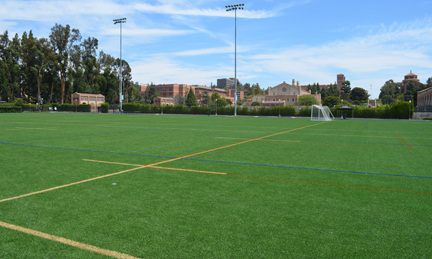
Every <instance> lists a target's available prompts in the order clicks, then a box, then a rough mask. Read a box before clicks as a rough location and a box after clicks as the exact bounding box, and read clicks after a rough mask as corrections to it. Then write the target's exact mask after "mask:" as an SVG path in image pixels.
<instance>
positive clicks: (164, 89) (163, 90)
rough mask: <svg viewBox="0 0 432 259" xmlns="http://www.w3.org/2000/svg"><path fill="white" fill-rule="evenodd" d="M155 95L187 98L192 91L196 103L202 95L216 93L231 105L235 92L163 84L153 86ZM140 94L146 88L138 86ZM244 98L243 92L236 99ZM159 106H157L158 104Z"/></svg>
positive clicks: (204, 87)
mask: <svg viewBox="0 0 432 259" xmlns="http://www.w3.org/2000/svg"><path fill="white" fill-rule="evenodd" d="M154 88H155V91H156V93H158V94H159V95H160V96H161V97H169V98H173V97H174V96H176V95H177V94H180V95H182V96H184V97H186V96H187V94H188V93H189V90H190V89H192V91H193V92H194V94H195V96H196V98H197V101H201V100H200V96H201V95H203V94H204V93H207V94H208V95H209V96H211V95H212V94H213V93H218V94H219V95H220V97H223V98H225V99H227V100H229V101H231V102H232V103H234V97H235V90H234V89H228V90H224V89H219V88H211V87H209V86H203V85H187V84H163V85H155V86H154ZM139 89H140V94H141V95H144V94H145V91H146V89H147V86H145V85H140V88H139ZM243 98H244V92H243V91H238V99H239V100H241V99H243ZM166 100H167V101H168V99H166ZM158 105H159V104H158Z"/></svg>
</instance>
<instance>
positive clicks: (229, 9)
mask: <svg viewBox="0 0 432 259" xmlns="http://www.w3.org/2000/svg"><path fill="white" fill-rule="evenodd" d="M243 6H244V4H236V5H228V6H225V8H227V9H226V11H227V12H230V11H234V13H235V15H234V17H235V25H234V28H235V36H234V41H235V44H234V80H235V82H234V85H235V87H234V88H235V90H234V91H235V93H234V116H237V9H238V10H244V7H243Z"/></svg>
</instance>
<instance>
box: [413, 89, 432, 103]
mask: <svg viewBox="0 0 432 259" xmlns="http://www.w3.org/2000/svg"><path fill="white" fill-rule="evenodd" d="M424 106H432V87H429V88H426V89H424V90H421V91H419V92H417V107H424Z"/></svg>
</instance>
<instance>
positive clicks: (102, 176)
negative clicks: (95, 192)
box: [0, 166, 145, 203]
mask: <svg viewBox="0 0 432 259" xmlns="http://www.w3.org/2000/svg"><path fill="white" fill-rule="evenodd" d="M144 167H145V166H140V167H137V168H132V169H128V170H124V171H120V172H116V173H112V174H106V175H101V176H98V177H94V178H90V179H86V180H82V181H78V182H74V183H68V184H64V185H60V186H56V187H52V188H48V189H45V190H40V191H36V192H31V193H27V194H22V195H18V196H15V197H11V198H6V199H3V200H0V203H1V202H5V201H10V200H16V199H19V198H23V197H27V196H31V195H35V194H39V193H44V192H49V191H53V190H57V189H60V188H64V187H68V186H72V185H77V184H80V183H85V182H90V181H93V180H98V179H102V178H105V177H108V176H113V175H118V174H122V173H127V172H130V171H134V170H137V169H141V168H144Z"/></svg>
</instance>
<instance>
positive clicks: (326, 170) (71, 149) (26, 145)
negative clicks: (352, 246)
mask: <svg viewBox="0 0 432 259" xmlns="http://www.w3.org/2000/svg"><path fill="white" fill-rule="evenodd" d="M0 144H4V145H14V146H24V147H38V148H50V149H58V150H68V151H80V152H93V153H105V154H115V155H126V156H143V157H155V158H167V159H173V158H177V157H169V156H155V155H145V154H133V153H120V152H112V151H97V150H86V149H75V148H62V147H48V146H38V145H28V144H19V143H9V142H0ZM181 160H190V161H200V162H212V163H225V164H237V165H252V166H263V167H275V168H288V169H300V170H312V171H325V172H338V173H351V174H365V175H368V174H370V175H381V176H396V177H409V178H424V179H432V177H430V176H417V175H401V174H383V173H369V172H356V171H345V170H335V169H321V168H310V167H297V166H284V165H265V164H253V163H243V162H231V161H218V160H207V159H195V158H181Z"/></svg>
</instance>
